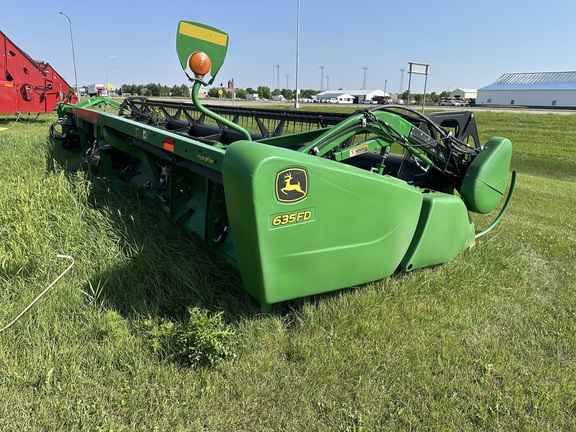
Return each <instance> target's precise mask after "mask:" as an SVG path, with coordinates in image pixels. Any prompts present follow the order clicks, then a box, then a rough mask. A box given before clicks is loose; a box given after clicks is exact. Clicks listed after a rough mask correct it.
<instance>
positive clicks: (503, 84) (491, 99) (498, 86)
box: [476, 71, 576, 108]
mask: <svg viewBox="0 0 576 432" xmlns="http://www.w3.org/2000/svg"><path fill="white" fill-rule="evenodd" d="M476 104H477V105H522V106H530V107H564V108H568V107H569V108H573V107H576V71H568V72H532V73H530V72H527V73H507V74H504V75H502V76H501V77H500V78H498V80H496V82H494V83H493V84H490V85H489V86H486V87H483V88H481V89H479V90H478V96H477V97H476Z"/></svg>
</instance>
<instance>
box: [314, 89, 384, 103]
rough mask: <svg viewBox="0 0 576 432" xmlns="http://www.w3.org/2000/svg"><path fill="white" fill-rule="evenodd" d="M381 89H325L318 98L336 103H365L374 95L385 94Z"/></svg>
mask: <svg viewBox="0 0 576 432" xmlns="http://www.w3.org/2000/svg"><path fill="white" fill-rule="evenodd" d="M385 95H386V93H384V92H383V91H382V90H380V89H376V90H325V91H323V92H321V93H318V94H317V95H316V98H317V99H318V100H319V101H320V102H322V101H325V102H336V103H364V102H366V101H371V100H372V98H373V97H374V96H385Z"/></svg>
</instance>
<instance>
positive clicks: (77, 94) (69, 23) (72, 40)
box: [59, 12, 80, 102]
mask: <svg viewBox="0 0 576 432" xmlns="http://www.w3.org/2000/svg"><path fill="white" fill-rule="evenodd" d="M59 13H60V15H64V16H65V17H66V18H67V19H68V25H69V26H70V42H71V44H72V63H73V64H74V81H75V86H76V97H77V98H78V102H80V91H78V75H77V74H76V54H75V53H74V37H73V36H72V21H71V20H70V17H69V16H68V15H66V14H65V13H64V12H59Z"/></svg>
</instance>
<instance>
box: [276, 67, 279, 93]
mask: <svg viewBox="0 0 576 432" xmlns="http://www.w3.org/2000/svg"><path fill="white" fill-rule="evenodd" d="M276 88H277V89H278V90H280V65H276Z"/></svg>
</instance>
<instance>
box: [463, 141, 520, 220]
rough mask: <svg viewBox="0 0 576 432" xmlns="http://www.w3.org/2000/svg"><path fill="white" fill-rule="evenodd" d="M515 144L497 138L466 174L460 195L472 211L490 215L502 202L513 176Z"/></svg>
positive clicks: (490, 142) (489, 142)
mask: <svg viewBox="0 0 576 432" xmlns="http://www.w3.org/2000/svg"><path fill="white" fill-rule="evenodd" d="M511 158H512V143H511V142H510V140H509V139H506V138H500V137H494V138H492V139H490V140H489V141H488V142H487V143H486V144H485V145H484V148H483V149H482V151H481V152H480V153H479V154H478V156H476V158H475V159H474V160H473V161H472V163H471V164H470V166H469V167H468V169H467V171H466V175H465V177H464V180H463V181H462V187H461V189H460V193H461V195H462V199H463V200H464V202H465V203H466V207H468V210H470V211H473V212H476V213H490V212H491V211H492V210H494V209H495V208H496V206H497V205H498V204H499V203H500V200H501V199H502V196H503V195H504V192H505V191H506V187H507V185H508V176H509V174H510V160H511Z"/></svg>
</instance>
